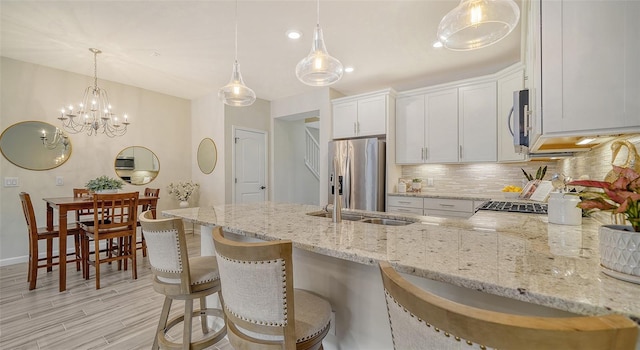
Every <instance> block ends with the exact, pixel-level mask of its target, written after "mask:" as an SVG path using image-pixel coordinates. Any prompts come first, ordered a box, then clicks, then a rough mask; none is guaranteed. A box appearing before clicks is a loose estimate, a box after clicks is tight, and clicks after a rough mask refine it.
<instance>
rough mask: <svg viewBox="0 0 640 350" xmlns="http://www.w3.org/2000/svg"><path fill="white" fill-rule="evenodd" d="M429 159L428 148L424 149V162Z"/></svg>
mask: <svg viewBox="0 0 640 350" xmlns="http://www.w3.org/2000/svg"><path fill="white" fill-rule="evenodd" d="M427 159H429V148H427V147H425V148H424V160H427Z"/></svg>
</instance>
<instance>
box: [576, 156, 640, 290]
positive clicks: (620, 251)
mask: <svg viewBox="0 0 640 350" xmlns="http://www.w3.org/2000/svg"><path fill="white" fill-rule="evenodd" d="M613 172H614V173H615V175H616V180H615V181H613V182H607V181H593V180H578V181H572V182H569V184H568V185H571V186H584V187H587V188H593V189H599V190H590V189H589V190H584V191H582V192H579V193H578V196H580V199H581V201H580V203H578V207H580V208H582V209H585V210H588V211H592V210H601V211H610V212H611V213H612V214H613V215H614V222H616V223H619V224H621V225H603V226H601V227H600V229H599V238H600V262H601V263H602V265H603V266H604V268H605V270H604V272H605V273H607V274H610V275H612V276H614V277H618V278H620V276H616V275H615V272H622V273H624V274H628V275H632V276H636V277H637V280H636V282H638V283H640V174H638V173H637V172H636V171H635V170H633V169H631V168H623V167H619V166H615V165H614V166H613ZM619 217H624V219H622V220H618V218H619ZM626 221H628V222H629V223H631V226H625V225H624V223H625V222H626ZM611 270H613V271H614V273H611ZM623 279H624V278H623Z"/></svg>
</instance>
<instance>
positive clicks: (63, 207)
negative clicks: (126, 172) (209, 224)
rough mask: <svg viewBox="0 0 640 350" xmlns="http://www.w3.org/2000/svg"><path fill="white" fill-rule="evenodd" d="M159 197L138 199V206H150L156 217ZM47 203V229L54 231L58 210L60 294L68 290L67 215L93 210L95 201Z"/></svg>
mask: <svg viewBox="0 0 640 350" xmlns="http://www.w3.org/2000/svg"><path fill="white" fill-rule="evenodd" d="M158 199H159V197H151V196H140V197H139V198H138V205H142V206H145V205H148V206H149V207H150V209H151V211H152V212H153V215H154V217H155V215H156V206H157V204H158ZM43 200H44V201H45V202H47V229H49V230H52V229H53V211H54V209H57V210H58V220H59V221H58V226H59V235H60V236H59V248H58V249H59V251H60V252H61V254H59V256H60V265H59V267H60V281H59V283H60V292H64V291H65V290H66V289H67V255H66V254H64V253H62V252H66V251H67V213H69V212H72V211H76V210H82V209H92V208H93V199H92V198H91V197H55V198H43Z"/></svg>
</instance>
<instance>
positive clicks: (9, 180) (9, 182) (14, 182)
mask: <svg viewBox="0 0 640 350" xmlns="http://www.w3.org/2000/svg"><path fill="white" fill-rule="evenodd" d="M18 186H20V181H18V178H17V177H5V178H4V187H18Z"/></svg>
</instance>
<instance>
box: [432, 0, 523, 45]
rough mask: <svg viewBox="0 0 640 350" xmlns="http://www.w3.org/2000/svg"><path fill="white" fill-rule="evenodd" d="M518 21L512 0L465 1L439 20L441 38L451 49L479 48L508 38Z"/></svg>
mask: <svg viewBox="0 0 640 350" xmlns="http://www.w3.org/2000/svg"><path fill="white" fill-rule="evenodd" d="M519 19H520V9H519V8H518V5H517V4H516V3H515V2H514V1H513V0H462V1H461V2H460V4H459V5H458V6H457V7H456V8H454V9H453V10H451V12H449V13H448V14H447V15H446V16H444V17H443V18H442V21H440V25H439V26H438V39H439V40H440V42H442V44H443V45H444V47H446V48H447V49H450V50H455V51H466V50H474V49H480V48H483V47H487V46H489V45H492V44H495V43H497V42H498V41H500V40H502V39H503V38H504V37H506V36H507V35H508V34H509V33H511V31H512V30H513V29H514V28H515V27H516V25H517V24H518V20H519Z"/></svg>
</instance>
